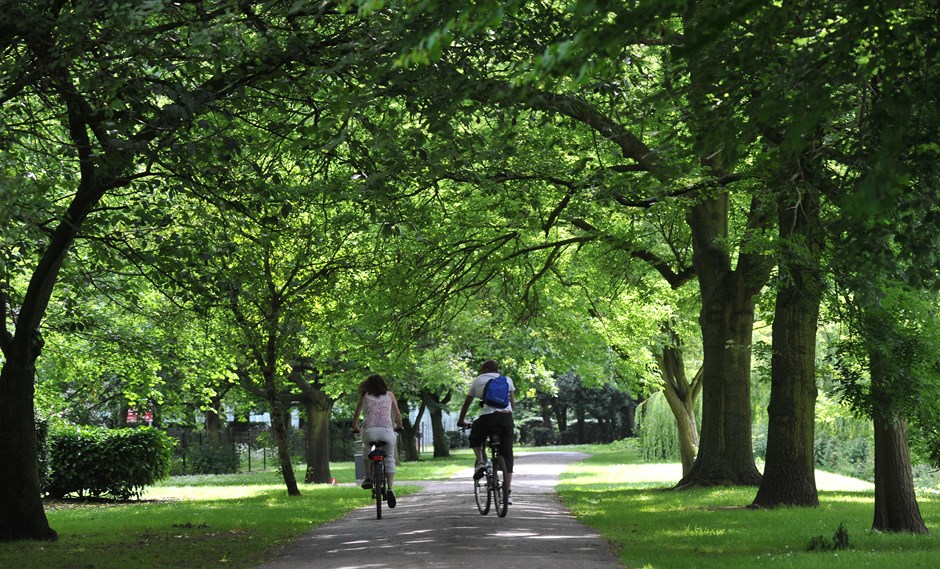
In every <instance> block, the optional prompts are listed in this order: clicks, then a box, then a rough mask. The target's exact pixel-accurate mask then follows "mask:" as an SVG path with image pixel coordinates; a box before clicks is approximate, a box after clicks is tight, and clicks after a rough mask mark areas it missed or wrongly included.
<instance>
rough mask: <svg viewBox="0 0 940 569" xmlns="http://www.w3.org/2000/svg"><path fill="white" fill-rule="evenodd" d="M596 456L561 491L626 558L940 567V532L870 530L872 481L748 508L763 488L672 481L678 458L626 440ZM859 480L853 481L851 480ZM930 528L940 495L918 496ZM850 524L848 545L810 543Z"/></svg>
mask: <svg viewBox="0 0 940 569" xmlns="http://www.w3.org/2000/svg"><path fill="white" fill-rule="evenodd" d="M591 452H593V456H592V457H591V458H590V459H588V460H586V461H584V462H582V463H579V464H577V465H574V466H573V467H572V468H570V469H569V470H568V471H567V472H566V473H564V474H563V475H562V482H561V484H559V487H558V491H559V494H560V495H561V497H562V500H563V501H564V502H565V503H566V504H567V505H568V506H569V507H570V508H571V509H572V511H573V512H574V513H575V515H576V516H577V517H578V518H579V519H581V520H582V521H583V522H584V523H586V524H588V525H591V526H593V527H595V528H597V529H598V531H599V532H600V533H601V535H603V536H604V537H605V538H606V539H608V540H609V541H610V542H611V543H612V544H614V546H615V547H616V548H617V549H618V550H619V556H620V560H621V562H622V563H623V564H624V566H625V567H631V568H635V569H640V568H642V569H673V568H702V569H710V568H715V569H718V568H722V569H724V568H727V567H761V568H777V567H779V568H800V569H810V568H812V569H838V568H843V567H844V568H849V567H851V568H853V569H855V568H860V567H872V568H884V567H903V568H905V569H906V568H913V567H923V568H928V567H937V566H938V559H940V536H938V535H937V534H936V533H933V532H932V533H931V534H928V535H926V536H912V535H908V534H901V535H894V534H883V533H876V532H872V531H871V530H870V527H871V522H872V515H873V503H874V499H873V494H872V492H871V491H870V490H863V491H858V490H855V491H845V490H836V489H834V488H838V487H840V486H842V487H846V486H844V483H845V482H847V481H844V480H839V479H838V478H831V477H824V479H825V480H826V482H827V485H826V486H824V485H823V484H820V488H824V487H828V488H832V489H827V490H821V491H820V495H819V499H820V506H819V507H818V508H780V509H775V510H751V509H746V508H745V507H744V506H746V505H747V504H750V503H751V501H753V499H754V494H755V492H756V488H725V487H722V488H710V489H695V490H688V491H682V492H675V491H672V490H669V489H668V488H670V487H671V485H672V484H674V483H675V481H676V480H677V478H676V472H677V469H678V465H672V464H639V459H638V457H637V456H636V455H635V454H634V453H633V452H632V450H630V448H629V447H626V448H619V449H610V448H607V449H605V448H595V449H593V450H592V451H591ZM847 487H849V488H854V487H855V486H847ZM918 502H919V504H920V507H921V513H922V515H923V516H924V518H925V521H926V522H927V525H928V526H929V527H931V528H936V526H937V524H938V523H940V500H938V498H937V497H935V496H932V495H925V496H919V497H918ZM840 524H842V525H844V526H845V529H846V530H847V532H848V537H849V546H850V547H849V548H848V549H845V550H835V551H808V547H809V545H810V542H811V541H812V540H813V538H814V537H818V536H822V537H823V538H825V539H826V540H829V541H832V538H833V535H834V534H835V532H836V531H837V530H838V529H839V526H840Z"/></svg>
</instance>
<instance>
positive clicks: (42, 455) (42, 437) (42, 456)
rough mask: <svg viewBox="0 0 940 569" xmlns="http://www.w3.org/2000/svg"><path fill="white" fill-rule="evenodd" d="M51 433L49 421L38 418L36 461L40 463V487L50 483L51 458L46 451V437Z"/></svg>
mask: <svg viewBox="0 0 940 569" xmlns="http://www.w3.org/2000/svg"><path fill="white" fill-rule="evenodd" d="M48 435H49V421H47V420H45V419H40V418H38V417H37V418H36V461H37V463H38V464H39V487H40V488H44V487H46V485H48V484H49V459H48V457H47V453H46V437H47V436H48Z"/></svg>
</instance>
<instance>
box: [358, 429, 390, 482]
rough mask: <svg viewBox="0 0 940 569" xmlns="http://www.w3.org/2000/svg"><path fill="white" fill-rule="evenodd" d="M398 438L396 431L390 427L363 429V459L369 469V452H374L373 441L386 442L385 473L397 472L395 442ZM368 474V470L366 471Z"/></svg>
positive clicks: (384, 448)
mask: <svg viewBox="0 0 940 569" xmlns="http://www.w3.org/2000/svg"><path fill="white" fill-rule="evenodd" d="M396 440H397V436H396V435H395V431H394V429H390V428H388V427H366V428H365V429H362V459H363V460H364V461H366V467H368V465H369V463H368V459H369V451H370V450H372V445H371V444H370V443H371V442H372V441H385V447H383V449H382V450H384V451H385V472H388V473H389V474H392V473H394V472H395V442H396ZM366 472H368V470H366Z"/></svg>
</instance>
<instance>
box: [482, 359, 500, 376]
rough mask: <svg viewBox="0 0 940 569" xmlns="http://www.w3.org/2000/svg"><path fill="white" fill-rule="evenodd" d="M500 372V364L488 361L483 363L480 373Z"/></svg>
mask: <svg viewBox="0 0 940 569" xmlns="http://www.w3.org/2000/svg"><path fill="white" fill-rule="evenodd" d="M497 372H499V364H497V363H496V360H486V361H485V362H483V365H481V366H480V373H497Z"/></svg>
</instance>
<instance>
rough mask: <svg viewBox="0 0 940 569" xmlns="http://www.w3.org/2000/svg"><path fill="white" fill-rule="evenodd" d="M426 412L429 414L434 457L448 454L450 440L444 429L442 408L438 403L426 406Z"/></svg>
mask: <svg viewBox="0 0 940 569" xmlns="http://www.w3.org/2000/svg"><path fill="white" fill-rule="evenodd" d="M428 413H429V414H430V416H431V436H432V439H433V441H434V458H444V457H447V456H450V440H449V439H448V438H447V431H445V430H444V408H443V407H441V406H439V405H431V406H430V407H429V408H428Z"/></svg>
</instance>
